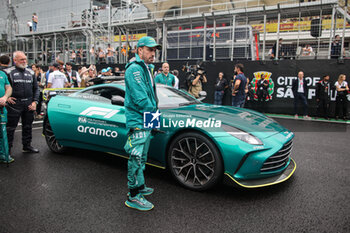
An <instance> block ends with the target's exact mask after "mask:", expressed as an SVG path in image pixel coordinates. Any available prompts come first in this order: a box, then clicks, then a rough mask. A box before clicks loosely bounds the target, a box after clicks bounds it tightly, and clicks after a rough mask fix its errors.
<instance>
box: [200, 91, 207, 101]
mask: <svg viewBox="0 0 350 233" xmlns="http://www.w3.org/2000/svg"><path fill="white" fill-rule="evenodd" d="M198 95H199V98H198V100H199V101H202V100H204V99H205V98H207V92H206V91H200V92H199V94H198Z"/></svg>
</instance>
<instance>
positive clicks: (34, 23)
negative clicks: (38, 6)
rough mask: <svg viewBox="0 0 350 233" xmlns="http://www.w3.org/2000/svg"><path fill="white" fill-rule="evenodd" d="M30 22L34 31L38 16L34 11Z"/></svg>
mask: <svg viewBox="0 0 350 233" xmlns="http://www.w3.org/2000/svg"><path fill="white" fill-rule="evenodd" d="M32 23H33V31H34V32H36V29H37V25H38V16H37V15H36V13H33V16H32Z"/></svg>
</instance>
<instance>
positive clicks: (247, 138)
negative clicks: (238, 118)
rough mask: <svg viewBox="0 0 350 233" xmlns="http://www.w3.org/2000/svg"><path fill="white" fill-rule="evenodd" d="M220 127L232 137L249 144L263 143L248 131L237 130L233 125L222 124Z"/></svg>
mask: <svg viewBox="0 0 350 233" xmlns="http://www.w3.org/2000/svg"><path fill="white" fill-rule="evenodd" d="M222 128H223V129H224V130H225V131H226V132H227V133H228V134H230V135H232V136H233V137H235V138H237V139H239V140H241V141H243V142H246V143H248V144H251V145H262V144H263V143H262V142H261V141H260V139H259V138H257V137H255V136H253V135H251V134H250V133H247V132H244V131H242V130H239V129H237V128H235V127H232V126H229V125H223V126H222Z"/></svg>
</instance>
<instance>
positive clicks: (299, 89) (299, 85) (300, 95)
mask: <svg viewBox="0 0 350 233" xmlns="http://www.w3.org/2000/svg"><path fill="white" fill-rule="evenodd" d="M292 90H293V95H294V118H295V119H298V118H299V117H298V114H297V113H298V111H297V110H298V109H297V108H298V103H299V102H300V101H301V103H302V105H303V108H304V111H303V116H304V119H305V120H310V119H311V118H310V117H309V116H308V115H307V111H308V105H307V96H308V87H307V85H306V82H305V80H304V72H303V71H299V73H298V78H297V79H294V80H293V82H292Z"/></svg>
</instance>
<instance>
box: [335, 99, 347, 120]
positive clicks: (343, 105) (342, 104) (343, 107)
mask: <svg viewBox="0 0 350 233" xmlns="http://www.w3.org/2000/svg"><path fill="white" fill-rule="evenodd" d="M341 111H342V112H343V117H346V115H347V114H348V100H347V98H346V95H337V98H336V100H335V116H336V117H339V114H340V112H341Z"/></svg>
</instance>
